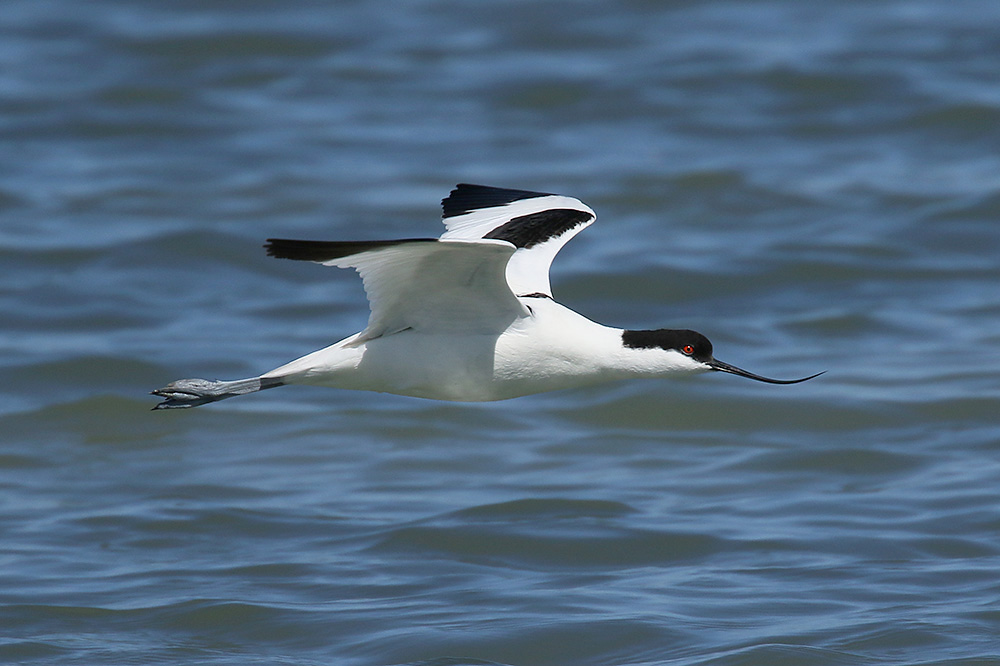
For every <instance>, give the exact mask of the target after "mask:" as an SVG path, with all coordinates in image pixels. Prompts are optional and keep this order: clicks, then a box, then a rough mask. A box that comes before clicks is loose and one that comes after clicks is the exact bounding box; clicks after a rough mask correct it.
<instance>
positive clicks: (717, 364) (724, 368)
mask: <svg viewBox="0 0 1000 666" xmlns="http://www.w3.org/2000/svg"><path fill="white" fill-rule="evenodd" d="M708 366H709V367H710V368H712V370H718V371H720V372H728V373H729V374H731V375H739V376H740V377H746V378H747V379H756V380H757V381H758V382H767V383H768V384H798V383H799V382H805V381H809V380H810V379H813V378H814V377H819V376H820V375H822V374H823V372H826V370H824V371H823V372H817V373H816V374H815V375H809V376H808V377H803V378H802V379H771V378H770V377H761V376H760V375H755V374H753V373H752V372H747V371H746V370H744V369H742V368H737V367H736V366H735V365H729V364H728V363H723V362H722V361H716V360H715V359H712V360H711V361H709V362H708Z"/></svg>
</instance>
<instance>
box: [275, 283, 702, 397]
mask: <svg viewBox="0 0 1000 666" xmlns="http://www.w3.org/2000/svg"><path fill="white" fill-rule="evenodd" d="M523 300H524V301H529V302H528V304H527V307H530V308H531V314H529V315H526V316H523V317H519V318H517V319H516V320H514V321H513V322H512V323H511V324H510V326H509V327H508V328H507V329H506V330H505V331H504V332H503V334H501V335H500V336H497V335H494V334H488V333H480V334H473V335H470V334H465V333H450V334H449V333H421V332H417V331H412V330H407V331H403V332H400V333H397V334H395V335H389V336H382V337H379V338H375V339H373V340H367V341H359V337H360V334H358V335H353V336H351V337H349V338H346V339H344V340H341V341H340V342H338V343H336V344H334V345H331V346H329V347H326V348H325V349H320V350H319V351H316V352H313V353H312V354H309V355H307V356H304V357H302V358H300V359H297V360H295V361H292V362H291V363H288V364H286V365H283V366H281V367H280V368H276V369H275V370H272V371H271V372H269V373H266V374H265V375H263V377H264V378H265V379H268V378H273V379H281V380H282V382H283V383H285V384H314V385H320V386H331V387H335V388H345V389H354V390H362V391H381V392H385V393H395V394H398V395H408V396H413V397H418V398H432V399H435V400H450V401H456V402H485V401H492V400H505V399H508V398H515V397H518V396H522V395H530V394H533V393H541V392H545V391H555V390H559V389H566V388H577V387H581V386H589V385H592V384H597V383H601V382H605V381H609V380H616V379H625V378H628V377H637V376H641V375H642V374H656V373H655V371H654V368H658V369H659V370H661V371H663V372H669V371H670V370H671V366H670V364H669V362H668V363H657V362H658V361H663V360H668V359H669V357H667V358H666V359H665V358H662V355H661V354H656V353H653V352H652V350H646V351H647V352H648V356H650V357H652V358H650V359H642V358H635V357H633V356H632V355H628V354H620V355H615V354H614V353H613V352H614V350H616V349H617V348H620V347H621V333H622V332H621V330H619V329H614V328H609V327H607V326H602V325H600V324H598V323H596V322H593V321H591V320H589V319H587V318H586V317H583V316H582V315H580V314H577V313H576V312H574V311H572V310H570V309H569V308H566V307H564V306H562V305H560V304H558V303H556V302H555V301H552V300H551V299H547V298H533V299H523ZM531 301H534V302H531ZM570 331H571V332H572V334H571V335H567V332H570ZM609 351H611V352H612V353H610V354H609ZM638 356H640V357H641V356H646V354H639V355H638ZM622 357H624V358H622ZM427 359H447V361H446V362H441V363H428V362H427ZM633 359H634V361H637V362H633V363H629V361H630V360H633ZM644 360H646V361H647V362H645V363H644V362H643V361H644ZM677 360H678V361H679V362H678V363H676V364H675V365H674V366H673V369H675V370H680V367H679V366H681V365H682V364H683V363H684V362H685V361H686V360H687V359H686V358H684V357H680V358H679V359H677ZM649 361H652V363H650V362H649ZM705 370H707V368H705Z"/></svg>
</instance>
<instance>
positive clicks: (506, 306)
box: [265, 238, 528, 342]
mask: <svg viewBox="0 0 1000 666" xmlns="http://www.w3.org/2000/svg"><path fill="white" fill-rule="evenodd" d="M265 247H266V248H267V251H268V254H269V255H271V256H273V257H280V258H285V259H302V260H306V261H315V262H318V263H321V264H324V265H326V266H336V267H338V268H354V269H356V270H357V271H358V273H359V274H360V275H361V279H362V281H363V282H364V287H365V293H366V294H367V296H368V301H369V304H370V306H371V316H370V317H369V319H368V327H367V328H366V329H365V330H364V331H362V333H361V334H360V336H359V338H358V342H363V341H365V340H371V339H373V338H377V337H379V336H382V335H389V334H392V333H396V332H399V331H402V330H405V329H413V330H416V331H421V332H442V331H461V332H466V333H484V334H499V333H502V332H503V331H504V330H506V329H507V327H508V326H509V325H510V324H511V322H513V321H514V320H515V319H516V318H518V317H522V316H525V315H527V314H528V313H527V310H526V309H525V308H524V306H523V305H521V303H520V302H519V301H518V300H517V299H516V298H515V297H514V294H513V293H512V292H511V290H510V287H508V285H507V282H506V280H505V278H504V272H505V270H506V266H507V261H508V260H509V259H510V257H511V255H513V254H514V252H515V250H516V248H515V247H514V246H513V245H512V244H510V243H508V242H506V241H502V240H491V239H485V240H482V239H481V240H476V241H466V240H447V241H445V240H435V239H425V238H418V239H409V240H403V241H349V242H325V241H298V240H288V239H279V238H272V239H270V240H268V242H267V245H266V246H265Z"/></svg>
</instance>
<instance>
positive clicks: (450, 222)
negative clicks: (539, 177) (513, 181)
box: [441, 183, 597, 296]
mask: <svg viewBox="0 0 1000 666" xmlns="http://www.w3.org/2000/svg"><path fill="white" fill-rule="evenodd" d="M441 207H442V208H443V211H444V216H443V221H444V225H445V228H446V229H447V231H445V233H444V234H443V235H442V236H441V240H442V241H444V240H477V239H495V240H502V241H507V242H508V243H510V244H512V245H513V246H514V247H515V248H516V251H515V252H514V256H512V257H511V258H510V261H508V262H507V269H506V277H507V283H508V284H509V285H510V289H511V291H513V292H514V293H515V294H516V295H518V296H524V295H528V294H544V295H546V296H551V295H552V288H551V287H550V286H549V266H551V265H552V260H553V259H554V258H555V256H556V253H558V252H559V250H560V249H562V246H563V245H565V244H566V242H567V241H568V240H569V239H570V238H572V237H573V236H575V235H577V234H578V233H580V232H581V231H582V230H583V229H585V228H587V227H588V226H589V225H590V224H592V223H593V221H594V220H595V219H596V218H597V215H596V214H595V213H594V211H593V210H591V209H590V208H589V207H588V206H586V205H585V204H583V203H582V202H580V201H579V200H577V199H574V198H572V197H564V196H560V195H558V194H546V193H543V192H528V191H526V190H506V189H501V188H498V187H486V186H483V185H468V184H466V183H462V184H460V185H458V186H457V187H456V188H455V189H454V190H452V191H451V194H450V195H448V197H447V198H445V199H444V200H443V201H442V202H441Z"/></svg>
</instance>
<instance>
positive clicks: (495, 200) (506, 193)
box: [441, 183, 552, 218]
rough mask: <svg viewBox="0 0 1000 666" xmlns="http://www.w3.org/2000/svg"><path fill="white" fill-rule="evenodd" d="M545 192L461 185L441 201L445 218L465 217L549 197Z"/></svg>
mask: <svg viewBox="0 0 1000 666" xmlns="http://www.w3.org/2000/svg"><path fill="white" fill-rule="evenodd" d="M549 196H552V195H551V194H547V193H545V192H529V191H528V190H506V189H503V188H501V187H487V186H486V185H469V184H468V183H459V184H458V185H456V186H455V189H453V190H452V191H451V194H449V195H448V196H447V197H446V198H444V199H442V200H441V208H442V210H443V211H444V217H445V218H449V217H456V216H458V215H465V214H466V213H471V212H472V211H474V210H480V209H482V208H495V207H497V206H503V205H505V204H509V203H512V202H514V201H521V200H522V199H535V198H537V197H549Z"/></svg>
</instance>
